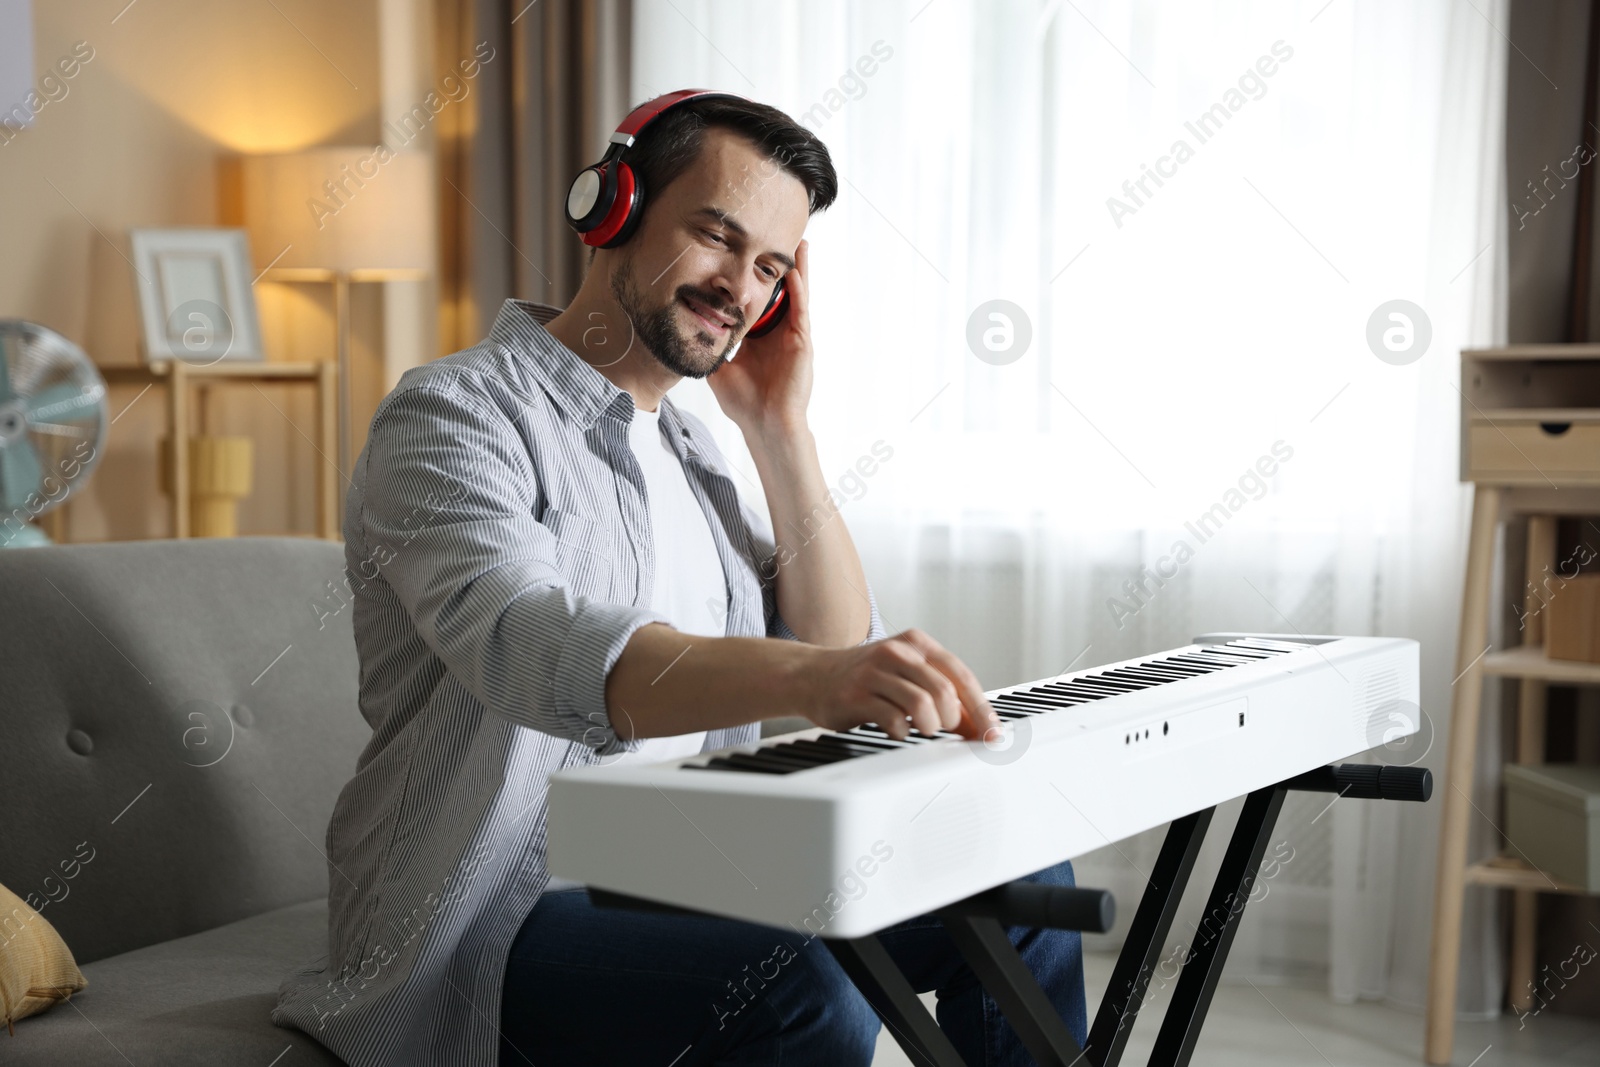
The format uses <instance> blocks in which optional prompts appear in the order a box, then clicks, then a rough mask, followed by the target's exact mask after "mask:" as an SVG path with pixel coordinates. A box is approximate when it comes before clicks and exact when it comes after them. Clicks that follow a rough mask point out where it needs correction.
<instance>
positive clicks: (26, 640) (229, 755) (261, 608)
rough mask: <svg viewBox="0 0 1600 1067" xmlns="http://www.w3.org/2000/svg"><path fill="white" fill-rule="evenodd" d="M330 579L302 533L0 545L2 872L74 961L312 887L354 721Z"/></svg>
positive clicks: (322, 871) (334, 557)
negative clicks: (15, 546) (2, 547)
mask: <svg viewBox="0 0 1600 1067" xmlns="http://www.w3.org/2000/svg"><path fill="white" fill-rule="evenodd" d="M345 581H346V576H345V569H344V552H343V547H342V546H341V545H338V544H335V543H333V542H330V541H319V540H313V539H310V538H292V537H241V538H219V539H207V538H203V539H196V540H183V541H127V542H108V543H104V544H79V545H53V546H49V547H45V548H19V549H7V550H5V551H0V590H4V591H5V593H4V596H5V600H4V604H5V609H4V610H3V611H0V678H3V679H4V689H3V692H4V696H3V699H0V751H4V752H5V753H7V758H6V765H5V770H4V773H0V812H5V814H6V835H5V847H4V848H0V883H3V884H5V885H7V886H10V887H11V889H12V890H14V891H15V892H16V894H17V895H18V896H20V897H22V898H23V899H24V900H26V901H28V903H29V904H30V905H32V906H33V907H34V908H35V909H37V910H38V911H39V912H40V914H42V915H43V916H44V917H45V918H47V919H49V920H50V922H51V923H52V924H53V925H54V926H55V928H56V929H57V930H58V931H60V933H61V937H62V939H63V940H64V941H66V943H67V945H68V946H69V947H70V948H71V949H72V953H73V955H74V956H75V957H76V958H77V960H78V964H79V966H83V965H85V964H87V963H89V962H92V961H94V960H99V959H103V958H108V957H111V956H115V955H118V954H120V953H125V952H129V951H131V950H133V949H136V948H142V947H144V946H146V945H154V944H157V943H159V942H162V941H166V940H168V939H170V938H174V937H182V936H185V935H187V934H193V933H198V932H200V931H202V930H207V929H210V928H212V927H215V926H221V925H223V924H224V923H231V922H234V921H236V920H238V919H243V918H245V917H247V916H250V915H256V914H259V913H262V912H266V911H270V910H272V909H274V908H281V907H283V906H285V905H288V904H292V903H294V902H295V901H300V900H310V899H312V898H314V897H317V896H324V895H326V893H327V891H328V864H327V860H326V858H325V857H324V856H323V853H322V848H323V842H324V840H325V837H326V834H327V828H328V819H329V816H330V815H331V813H332V811H333V805H334V801H335V799H336V798H337V796H338V794H339V790H340V789H341V788H342V787H343V786H344V784H345V783H346V782H348V781H349V780H350V777H351V775H352V774H353V773H354V771H355V767H356V761H357V759H358V758H359V756H360V753H361V750H362V747H363V746H364V745H365V744H366V742H367V741H368V739H369V738H370V737H371V736H372V730H371V728H370V727H369V726H368V725H367V723H366V721H365V720H364V719H363V718H362V717H361V711H360V708H359V705H358V701H357V682H358V678H359V674H360V666H359V663H358V660H357V657H356V649H355V638H354V632H353V629H352V627H351V624H350V615H351V612H352V610H353V609H352V608H351V607H350V600H351V593H350V591H349V589H348V588H347V587H346V585H345ZM80 857H81V858H80ZM74 859H76V865H75V866H73V865H72V864H70V863H69V865H68V866H69V868H70V872H71V873H64V871H63V867H62V864H63V863H64V862H67V861H70V860H74ZM74 999H76V998H74ZM52 1014H54V1013H52Z"/></svg>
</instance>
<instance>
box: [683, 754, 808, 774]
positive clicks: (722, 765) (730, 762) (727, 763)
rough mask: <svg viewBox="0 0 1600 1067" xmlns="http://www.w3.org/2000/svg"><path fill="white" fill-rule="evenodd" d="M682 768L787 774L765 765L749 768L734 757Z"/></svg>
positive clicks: (723, 757) (785, 771)
mask: <svg viewBox="0 0 1600 1067" xmlns="http://www.w3.org/2000/svg"><path fill="white" fill-rule="evenodd" d="M684 766H685V767H695V768H698V769H701V770H707V771H753V772H755V773H757V774H788V773H789V772H788V771H787V770H779V769H778V768H776V767H768V766H766V765H758V766H755V767H751V766H749V765H747V764H746V763H745V762H743V761H742V760H739V759H737V757H736V756H717V757H715V758H713V759H710V760H707V761H706V762H705V763H686V764H684Z"/></svg>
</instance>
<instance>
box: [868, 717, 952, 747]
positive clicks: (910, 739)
mask: <svg viewBox="0 0 1600 1067" xmlns="http://www.w3.org/2000/svg"><path fill="white" fill-rule="evenodd" d="M855 729H857V730H860V731H862V732H864V733H869V734H872V735H873V736H874V737H882V738H883V739H884V740H885V741H887V742H889V743H890V744H892V745H900V746H905V745H920V744H922V743H924V742H927V741H932V740H933V738H931V737H926V736H924V735H923V734H919V733H917V732H916V731H915V730H913V731H911V733H909V734H907V735H906V736H905V737H904V738H902V739H899V740H897V739H895V738H893V737H890V736H889V731H888V730H885V729H884V728H883V727H881V726H879V725H878V724H877V723H875V722H864V723H862V724H861V725H860V726H857V727H855Z"/></svg>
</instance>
